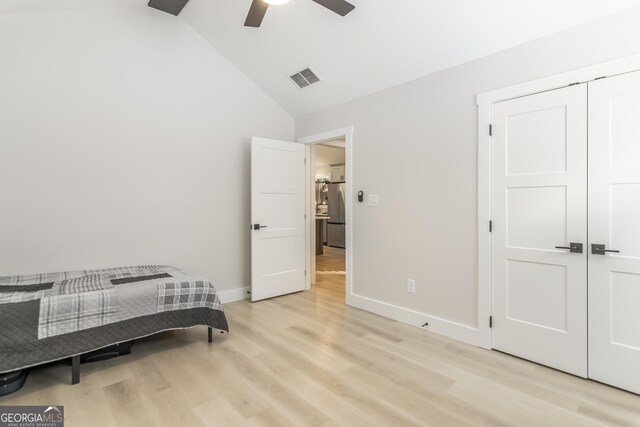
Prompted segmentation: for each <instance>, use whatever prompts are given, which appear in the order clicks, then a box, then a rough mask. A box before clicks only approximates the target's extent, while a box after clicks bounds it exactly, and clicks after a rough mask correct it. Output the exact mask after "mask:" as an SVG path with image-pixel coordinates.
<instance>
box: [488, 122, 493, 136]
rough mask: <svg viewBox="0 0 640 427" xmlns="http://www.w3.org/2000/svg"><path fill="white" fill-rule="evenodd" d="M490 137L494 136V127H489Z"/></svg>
mask: <svg viewBox="0 0 640 427" xmlns="http://www.w3.org/2000/svg"><path fill="white" fill-rule="evenodd" d="M489 136H493V125H489Z"/></svg>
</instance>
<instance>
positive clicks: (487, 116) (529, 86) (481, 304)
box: [476, 55, 640, 349]
mask: <svg viewBox="0 0 640 427" xmlns="http://www.w3.org/2000/svg"><path fill="white" fill-rule="evenodd" d="M638 70H640V55H632V56H628V57H624V58H620V59H616V60H613V61H607V62H604V63H601V64H597V65H592V66H588V67H583V68H579V69H576V70H572V71H568V72H565V73H562V74H557V75H554V76H549V77H544V78H541V79H537V80H533V81H530V82H526V83H520V84H517V85H513V86H509V87H505V88H502V89H498V90H494V91H491V92H485V93H481V94H478V95H477V97H476V104H477V105H478V332H479V339H478V342H479V346H480V347H483V348H486V349H491V328H490V327H489V316H491V313H492V309H491V288H492V269H491V261H492V260H491V253H492V246H491V233H490V232H489V221H490V220H491V219H492V216H493V215H492V209H491V205H492V191H491V187H492V180H491V170H492V150H491V136H490V135H489V126H490V125H491V110H492V104H494V103H496V102H500V101H506V100H508V99H513V98H518V97H521V96H527V95H533V94H535V93H539V92H544V91H548V90H553V89H558V88H561V87H565V86H569V85H571V84H574V83H586V82H589V81H593V80H596V79H598V78H602V77H612V76H614V75H618V74H624V73H629V72H633V71H638Z"/></svg>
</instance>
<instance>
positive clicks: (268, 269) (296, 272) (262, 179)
mask: <svg viewBox="0 0 640 427" xmlns="http://www.w3.org/2000/svg"><path fill="white" fill-rule="evenodd" d="M304 186H305V146H304V145H303V144H299V143H295V142H287V141H277V140H272V139H266V138H257V137H254V138H252V141H251V226H252V230H251V301H259V300H262V299H265V298H271V297H275V296H279V295H284V294H289V293H292V292H298V291H303V290H304V289H305V271H304V270H305V245H306V242H305V241H306V236H305V188H304ZM258 224H259V227H260V228H257V225H258Z"/></svg>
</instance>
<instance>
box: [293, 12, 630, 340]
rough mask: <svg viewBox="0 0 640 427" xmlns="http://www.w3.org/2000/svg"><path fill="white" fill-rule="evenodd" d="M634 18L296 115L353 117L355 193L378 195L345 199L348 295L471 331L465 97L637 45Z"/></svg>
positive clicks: (471, 132) (618, 18) (340, 121)
mask: <svg viewBox="0 0 640 427" xmlns="http://www.w3.org/2000/svg"><path fill="white" fill-rule="evenodd" d="M638 22H640V9H634V10H632V11H626V12H623V13H619V14H616V15H612V16H609V17H607V18H604V19H600V20H598V21H594V22H592V23H589V24H586V25H583V26H580V27H577V28H574V29H572V30H568V31H565V32H561V33H558V34H555V35H552V36H549V37H546V38H543V39H540V40H537V41H534V42H531V43H528V44H525V45H522V46H519V47H517V48H513V49H509V50H507V51H504V52H501V53H498V54H495V55H491V56H489V57H485V58H483V59H480V60H477V61H474V62H471V63H467V64H464V65H461V66H458V67H455V68H452V69H449V70H446V71H443V72H440V73H437V74H434V75H431V76H427V77H424V78H421V79H419V80H416V81H413V82H410V83H407V84H404V85H402V86H397V87H395V88H392V89H389V90H385V91H383V92H379V93H377V94H373V95H370V96H367V97H364V98H361V99H358V100H355V101H352V102H349V103H347V104H343V105H341V106H338V107H335V108H331V109H329V110H326V111H322V112H319V113H315V114H311V115H309V116H306V117H303V118H300V119H298V120H297V121H296V134H297V136H298V137H303V136H307V135H311V134H315V133H319V132H324V131H327V130H331V129H336V128H341V127H345V126H350V125H353V126H354V150H353V152H354V154H353V159H354V160H353V162H354V167H353V174H354V194H356V193H357V191H358V190H364V191H365V193H379V194H380V207H379V208H368V207H366V206H365V204H360V203H357V202H354V228H353V231H354V248H355V253H354V266H353V273H354V293H355V294H357V295H361V296H364V297H367V298H369V299H372V300H375V301H374V303H373V304H368V306H369V307H374V308H376V310H377V311H378V312H381V313H385V314H388V315H391V314H393V315H394V316H395V317H396V318H405V319H409V318H412V319H419V315H416V313H417V314H425V315H431V316H435V317H438V318H441V319H443V320H445V321H448V322H455V323H460V324H463V325H468V326H471V327H476V326H477V324H478V318H477V306H478V290H477V270H478V269H477V232H478V230H477V225H476V220H477V207H476V206H477V190H476V188H477V178H476V177H477V154H476V151H477V109H476V106H475V95H476V94H477V93H481V92H485V91H489V90H493V89H497V88H501V87H504V86H509V85H512V84H516V83H519V82H524V81H528V80H533V79H536V78H540V77H544V76H547V75H552V74H556V73H560V72H563V71H568V70H571V69H575V68H579V67H582V66H586V65H591V64H594V63H599V62H603V61H606V60H609V59H614V58H618V57H622V56H626V55H630V54H634V53H638V52H640V26H638ZM594 77H596V76H594ZM381 171H383V173H381ZM354 197H355V196H354ZM406 278H412V279H416V282H417V283H416V289H417V291H416V294H415V295H411V294H408V293H407V292H406V286H405V279H406ZM376 301H377V302H376ZM378 302H382V303H384V304H379V303H378ZM393 306H395V307H393ZM410 311H412V312H414V313H411V314H410V315H409V314H407V313H410ZM417 321H418V320H415V322H417ZM482 321H488V319H482ZM456 327H457V325H452V328H451V329H450V331H451V332H452V333H451V335H456V334H458V332H456V329H455V328H456ZM462 329H468V328H462ZM462 335H464V336H466V337H469V336H470V335H469V334H466V335H465V333H460V334H458V336H462Z"/></svg>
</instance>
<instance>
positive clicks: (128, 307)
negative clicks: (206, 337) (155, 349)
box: [0, 265, 229, 373]
mask: <svg viewBox="0 0 640 427" xmlns="http://www.w3.org/2000/svg"><path fill="white" fill-rule="evenodd" d="M196 325H206V326H209V327H211V328H214V329H218V330H220V331H225V332H228V331H229V326H228V324H227V320H226V317H225V315H224V310H223V308H222V305H221V304H220V299H219V297H218V294H217V292H216V289H215V287H214V286H213V284H211V283H210V282H209V281H207V280H206V279H204V278H202V277H200V276H198V275H196V274H193V273H190V272H188V271H185V270H182V269H179V268H176V267H171V266H161V265H143V266H134V267H120V268H110V269H102V270H85V271H72V272H62V273H49V274H36V275H28V276H5V277H0V373H2V372H11V371H15V370H18V369H23V368H27V367H31V366H35V365H40V364H43V363H47V362H51V361H55V360H60V359H64V358H68V357H71V356H76V355H79V354H83V353H87V352H89V351H93V350H97V349H99V348H103V347H106V346H109V345H112V344H116V343H120V342H125V341H130V340H133V339H136V338H141V337H144V336H148V335H152V334H155V333H157V332H161V331H165V330H170V329H182V328H190V327H192V326H196Z"/></svg>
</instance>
